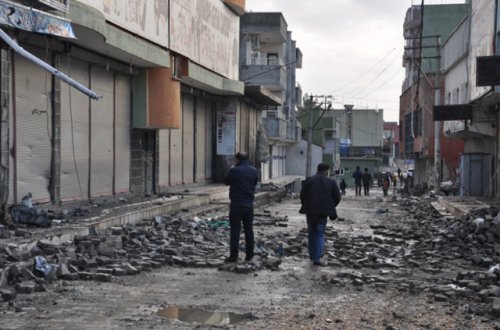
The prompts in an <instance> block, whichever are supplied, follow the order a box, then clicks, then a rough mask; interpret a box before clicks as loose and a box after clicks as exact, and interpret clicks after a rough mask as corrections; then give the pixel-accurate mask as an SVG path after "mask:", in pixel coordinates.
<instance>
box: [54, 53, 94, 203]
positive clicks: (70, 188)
mask: <svg viewBox="0 0 500 330" xmlns="http://www.w3.org/2000/svg"><path fill="white" fill-rule="evenodd" d="M62 71H63V72H65V73H67V74H68V75H69V76H70V77H72V78H73V79H75V80H76V81H78V82H80V83H81V84H83V85H85V86H88V84H89V66H88V64H86V63H84V62H82V61H78V60H76V59H70V60H69V61H68V59H67V58H65V59H63V60H62ZM89 103H90V101H89V97H88V96H86V95H84V94H82V93H81V92H79V91H77V90H75V89H74V88H70V86H69V85H68V84H66V83H62V84H61V199H63V200H67V199H74V198H82V199H83V198H86V197H87V196H88V178H89V152H90V145H89V126H90V123H89V106H90V104H89Z"/></svg>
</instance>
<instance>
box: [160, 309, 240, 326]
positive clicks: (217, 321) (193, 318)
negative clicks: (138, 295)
mask: <svg viewBox="0 0 500 330" xmlns="http://www.w3.org/2000/svg"><path fill="white" fill-rule="evenodd" d="M156 315H158V316H162V317H166V318H168V319H172V320H179V321H182V322H193V323H201V324H207V325H228V324H233V323H238V322H241V321H243V320H246V319H248V318H249V315H245V314H236V313H228V312H209V311H205V310H202V309H196V308H179V307H169V308H163V309H160V310H159V311H158V312H156Z"/></svg>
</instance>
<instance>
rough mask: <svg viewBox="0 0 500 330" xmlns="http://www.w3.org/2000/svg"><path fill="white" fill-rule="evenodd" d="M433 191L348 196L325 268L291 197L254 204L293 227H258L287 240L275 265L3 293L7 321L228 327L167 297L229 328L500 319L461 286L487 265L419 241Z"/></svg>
mask: <svg viewBox="0 0 500 330" xmlns="http://www.w3.org/2000/svg"><path fill="white" fill-rule="evenodd" d="M425 199H426V198H424V197H422V198H419V199H413V200H412V203H413V204H412V205H410V206H409V207H406V208H404V207H402V206H401V205H402V201H401V200H395V199H393V197H392V196H389V197H382V196H381V192H378V191H376V192H373V193H372V196H370V197H355V196H352V195H349V194H348V196H346V197H344V198H343V200H342V202H341V204H340V206H339V208H338V213H339V216H340V218H341V219H339V220H338V221H329V224H328V230H327V246H326V251H325V256H324V258H323V261H324V262H325V263H326V266H324V267H318V266H314V265H312V264H311V262H310V260H309V259H308V258H307V253H306V251H307V250H306V246H305V243H306V236H305V232H304V229H305V216H303V215H300V214H299V213H298V210H299V206H300V205H299V204H300V203H299V200H298V199H297V198H293V197H291V198H288V199H285V200H283V201H282V202H281V203H276V204H273V205H270V206H267V207H265V208H264V209H261V210H257V211H256V213H257V214H259V213H263V212H267V213H266V214H268V215H269V214H270V215H272V216H275V217H280V218H285V219H286V218H287V219H288V222H287V223H286V224H287V226H286V227H285V226H273V225H269V224H266V225H262V226H256V227H255V231H256V239H257V241H269V240H275V241H276V242H277V243H278V246H280V247H281V248H282V249H283V251H278V252H277V253H280V254H281V255H282V258H281V259H282V262H281V264H280V265H279V267H278V268H277V270H270V269H267V268H266V269H256V270H254V271H250V272H248V273H237V272H234V271H227V270H219V269H217V268H216V267H211V268H208V267H182V266H179V265H164V266H162V267H160V268H156V269H153V270H150V271H148V272H141V273H140V274H137V275H133V276H120V277H113V279H112V280H111V282H96V281H80V280H76V281H65V280H58V281H56V282H54V283H52V284H49V285H47V291H46V292H35V293H32V294H18V295H17V298H16V299H15V300H14V301H11V302H10V303H8V302H1V303H0V329H193V328H196V329H201V328H203V329H205V328H220V327H219V326H210V325H207V324H200V323H192V322H183V321H179V320H173V319H168V318H165V317H161V316H158V315H157V312H158V310H160V309H163V308H167V307H180V308H193V309H201V310H206V311H209V312H233V313H236V314H240V315H242V316H243V320H242V321H240V322H237V323H234V324H230V325H225V326H223V327H224V328H235V329H495V328H498V325H497V324H496V323H495V322H496V316H494V315H493V314H492V312H491V303H492V298H489V296H488V295H486V298H485V297H484V295H483V296H482V298H483V299H481V298H480V297H478V295H477V291H478V290H468V289H462V288H457V286H456V285H455V284H454V283H456V281H457V274H458V273H460V272H462V273H463V274H465V275H464V276H466V274H467V271H469V272H470V271H477V270H481V271H482V270H484V267H482V268H479V267H478V266H475V265H472V264H471V262H470V261H469V260H463V259H460V258H458V256H457V258H448V257H447V256H446V255H444V256H443V255H440V254H439V252H436V251H439V250H440V248H439V246H438V245H436V244H437V243H436V242H434V243H433V244H434V245H433V246H435V247H436V248H435V250H432V249H427V248H426V247H425V246H423V245H422V244H424V243H425V242H428V241H432V240H435V239H437V238H438V237H427V238H425V240H424V239H422V237H423V236H422V235H424V234H422V235H420V234H419V235H414V234H415V230H416V229H415V228H418V227H415V225H418V222H419V221H420V220H421V219H420V220H419V219H415V217H416V215H418V214H419V211H422V209H423V208H425V209H426V210H428V209H427V208H428V207H429V206H428V202H430V200H429V201H426V200H425ZM403 204H404V203H403ZM410 204H411V203H410ZM406 205H408V202H407V204H406ZM422 205H426V206H425V207H424V206H422ZM415 209H417V210H415ZM429 212H431V211H429ZM431 213H432V212H431ZM431 213H429V214H431ZM221 214H224V212H222V213H221ZM424 215H425V214H424ZM433 216H436V217H437V215H433ZM427 221H431V220H430V219H427ZM432 226H434V225H432ZM434 227H436V226H434ZM221 230H222V229H221ZM436 230H437V231H438V230H439V228H437V229H436ZM424 236H425V235H424ZM419 244H420V245H419ZM220 249H221V250H222V254H226V253H227V248H225V247H224V246H223V245H221V247H220ZM417 250H418V251H417ZM441 250H442V249H441ZM425 251H427V252H425ZM243 256H244V254H243V253H242V254H241V255H240V259H242V258H243ZM419 256H425V258H420V257H419ZM257 259H259V258H257ZM239 263H240V264H243V263H244V262H243V261H240V262H239ZM464 272H465V273H464ZM454 285H455V286H454Z"/></svg>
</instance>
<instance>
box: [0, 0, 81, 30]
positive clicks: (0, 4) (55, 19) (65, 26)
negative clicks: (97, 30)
mask: <svg viewBox="0 0 500 330" xmlns="http://www.w3.org/2000/svg"><path fill="white" fill-rule="evenodd" d="M0 24H1V25H4V26H8V27H12V28H16V29H21V30H25V31H29V32H35V33H42V34H50V35H53V36H58V37H63V38H72V39H75V38H76V37H75V33H74V32H73V28H72V26H71V22H70V21H69V20H67V19H65V18H63V17H60V16H56V15H52V14H49V13H47V12H44V11H41V10H37V9H33V8H29V7H26V6H23V5H20V4H17V3H14V2H10V1H5V0H3V1H0Z"/></svg>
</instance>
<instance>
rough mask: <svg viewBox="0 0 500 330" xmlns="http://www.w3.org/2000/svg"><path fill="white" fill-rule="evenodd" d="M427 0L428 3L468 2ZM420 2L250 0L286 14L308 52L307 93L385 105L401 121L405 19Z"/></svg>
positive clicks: (303, 73)
mask: <svg viewBox="0 0 500 330" xmlns="http://www.w3.org/2000/svg"><path fill="white" fill-rule="evenodd" d="M464 2H465V1H464V0H462V1H460V0H454V1H453V0H426V1H425V4H447V3H464ZM412 3H413V4H416V5H418V4H420V3H421V1H420V0H413V1H412V0H314V1H311V0H246V9H247V10H248V11H253V12H282V13H283V16H284V17H285V20H286V22H287V24H288V30H289V31H292V38H293V39H294V40H296V41H297V47H299V48H300V50H301V51H302V54H303V61H302V69H297V82H298V83H299V84H300V85H301V86H302V91H303V93H304V94H305V93H308V94H314V95H332V96H333V97H334V99H335V100H334V107H335V108H342V107H343V104H354V105H355V106H356V107H362V108H380V109H384V120H386V121H398V120H399V96H400V95H401V85H402V82H403V77H404V68H403V67H402V53H403V44H404V39H403V21H404V17H405V13H406V10H407V9H408V7H410V6H411V5H412Z"/></svg>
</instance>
